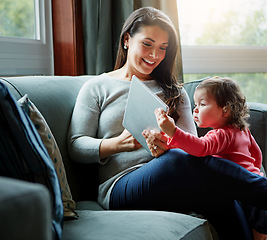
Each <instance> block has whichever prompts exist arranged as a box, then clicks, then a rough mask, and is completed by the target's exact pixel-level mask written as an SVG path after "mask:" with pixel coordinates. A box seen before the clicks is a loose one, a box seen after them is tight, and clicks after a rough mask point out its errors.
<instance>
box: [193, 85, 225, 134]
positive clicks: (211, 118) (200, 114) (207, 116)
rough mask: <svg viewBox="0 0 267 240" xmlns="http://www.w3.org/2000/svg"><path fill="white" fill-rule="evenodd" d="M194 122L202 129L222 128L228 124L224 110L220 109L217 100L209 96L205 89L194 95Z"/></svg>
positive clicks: (198, 90)
mask: <svg viewBox="0 0 267 240" xmlns="http://www.w3.org/2000/svg"><path fill="white" fill-rule="evenodd" d="M194 101H195V108H194V112H193V117H194V121H195V122H196V124H197V125H198V126H199V127H202V128H207V127H211V128H214V129H216V128H220V127H223V126H224V125H225V123H226V119H227V118H226V117H225V116H224V113H223V108H222V107H219V106H218V104H217V102H216V101H215V99H214V98H213V97H212V96H210V94H207V91H206V90H205V89H197V90H196V91H195V94H194Z"/></svg>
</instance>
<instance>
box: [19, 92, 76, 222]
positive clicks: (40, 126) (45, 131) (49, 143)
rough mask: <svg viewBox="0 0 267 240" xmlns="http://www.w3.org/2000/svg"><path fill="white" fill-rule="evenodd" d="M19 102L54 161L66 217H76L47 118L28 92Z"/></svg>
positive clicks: (58, 151)
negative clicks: (31, 99)
mask: <svg viewBox="0 0 267 240" xmlns="http://www.w3.org/2000/svg"><path fill="white" fill-rule="evenodd" d="M18 103H19V104H20V106H21V107H22V108H23V109H24V111H25V112H26V113H27V114H28V116H29V117H30V119H31V120H32V122H33V124H34V126H35V127H36V129H37V131H38V133H39V135H40V137H41V139H42V141H43V143H44V145H45V147H46V149H47V152H48V154H49V156H50V158H51V159H52V161H53V164H54V166H55V169H56V173H57V176H58V179H59V183H60V188H61V195H62V202H63V206H64V218H65V219H66V218H76V217H77V214H76V212H75V211H74V210H75V201H74V200H73V199H72V195H71V191H70V187H69V184H68V181H67V176H66V172H65V167H64V164H63V160H62V157H61V154H60V150H59V148H58V145H57V143H56V140H55V138H54V136H53V134H52V132H51V130H50V128H49V126H48V124H47V122H46V120H45V119H44V117H43V115H42V114H41V113H40V111H39V110H38V109H37V107H36V106H35V105H34V104H33V103H32V102H31V101H30V99H29V97H28V95H27V94H26V95H25V96H23V97H22V98H21V99H19V100H18Z"/></svg>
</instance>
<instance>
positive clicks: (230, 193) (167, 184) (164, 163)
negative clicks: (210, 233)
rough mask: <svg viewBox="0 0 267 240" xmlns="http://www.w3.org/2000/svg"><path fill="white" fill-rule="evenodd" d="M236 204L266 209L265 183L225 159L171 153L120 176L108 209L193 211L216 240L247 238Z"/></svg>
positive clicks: (249, 233)
mask: <svg viewBox="0 0 267 240" xmlns="http://www.w3.org/2000/svg"><path fill="white" fill-rule="evenodd" d="M236 200H239V201H241V202H242V203H245V204H249V205H253V206H255V207H257V208H260V209H264V210H267V179H266V178H264V177H260V176H258V175H257V174H253V173H250V172H249V171H247V170H246V169H244V168H242V167H240V166H239V165H238V164H235V163H233V162H231V161H229V160H225V159H220V158H215V157H211V156H208V157H202V158H199V157H194V156H191V155H189V154H187V153H185V152H184V151H182V150H180V149H171V150H169V151H168V152H166V153H165V154H163V155H161V156H160V157H159V158H155V159H153V160H151V161H150V162H148V163H147V164H145V165H144V166H142V167H141V168H139V169H137V170H135V171H133V172H131V173H128V174H127V175H125V176H124V177H122V178H121V179H120V180H119V181H118V182H117V183H116V184H115V186H114V188H113V190H112V193H111V198H110V209H114V210H115V209H116V210H120V209H132V210H134V209H135V210H164V211H172V212H181V213H186V212H188V211H194V212H196V213H200V214H202V215H204V217H206V218H207V219H208V220H209V222H210V223H211V224H212V225H213V226H214V228H215V229H216V231H217V232H218V234H219V236H220V239H227V240H229V239H235V240H236V239H242V240H243V239H244V240H245V239H252V233H251V229H250V227H249V225H248V222H247V219H246V217H245V215H244V212H243V209H242V207H241V205H240V204H239V203H238V201H236Z"/></svg>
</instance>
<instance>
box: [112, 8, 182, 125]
mask: <svg viewBox="0 0 267 240" xmlns="http://www.w3.org/2000/svg"><path fill="white" fill-rule="evenodd" d="M155 25H156V26H159V27H160V28H162V29H163V30H165V31H167V32H168V34H169V42H168V47H167V50H166V55H165V58H164V59H163V61H162V62H161V63H160V64H159V65H158V66H157V67H156V68H155V69H154V70H153V72H152V73H151V74H150V75H151V77H152V78H153V79H155V80H156V81H157V83H158V84H159V85H160V86H161V87H162V89H163V91H164V94H165V96H166V103H167V105H168V106H169V109H170V110H169V115H170V116H172V117H173V118H174V119H175V120H177V119H178V118H179V116H178V114H177V111H176V108H177V107H178V104H179V103H178V99H179V97H180V95H181V90H180V89H181V86H180V85H179V83H178V81H177V77H176V76H175V74H174V66H175V60H176V55H177V50H178V39H177V32H176V30H175V27H174V25H173V23H172V22H171V20H170V19H169V17H168V16H167V15H165V14H164V13H163V12H161V11H159V10H158V9H155V8H152V7H144V8H140V9H138V10H136V11H134V12H133V13H132V14H131V15H130V16H129V17H128V19H127V20H126V21H125V23H124V25H123V27H122V31H121V35H120V42H119V47H118V52H117V59H116V63H115V68H114V70H116V69H119V68H121V67H123V66H124V64H125V63H126V60H127V49H124V36H125V34H126V33H129V34H130V36H131V37H133V36H134V35H135V34H136V33H138V32H139V31H140V29H141V28H142V27H144V26H155Z"/></svg>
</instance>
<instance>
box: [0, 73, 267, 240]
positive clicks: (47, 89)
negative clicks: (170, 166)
mask: <svg viewBox="0 0 267 240" xmlns="http://www.w3.org/2000/svg"><path fill="white" fill-rule="evenodd" d="M91 77H93V76H79V77H69V76H49V77H47V76H29V77H9V78H5V79H1V80H0V81H1V82H3V83H4V84H6V85H7V86H8V88H9V89H10V90H11V92H12V93H13V95H14V96H15V97H16V98H17V99H19V98H21V96H23V95H24V94H28V96H29V98H30V99H31V101H32V102H33V103H34V104H35V105H36V106H37V108H38V109H39V110H40V112H41V113H42V115H43V116H44V117H45V119H46V121H47V123H48V124H49V126H50V128H51V130H52V133H53V135H54V137H55V139H56V141H57V144H58V146H59V149H60V152H61V155H62V158H63V162H64V166H65V170H66V174H67V178H68V183H69V185H70V189H71V193H72V196H73V199H74V200H75V201H76V211H77V213H78V214H79V218H78V219H77V220H68V221H65V222H64V227H63V234H62V239H63V240H85V239H101V240H102V239H140V240H141V239H144V240H150V239H153V240H154V239H155V240H157V239H190V240H191V239H197V240H198V239H215V238H216V234H215V233H214V232H213V231H211V227H210V225H209V224H208V222H207V221H206V220H205V219H201V218H196V217H193V216H188V215H184V214H179V213H170V212H162V211H107V210H104V209H102V208H101V206H100V205H99V204H98V203H97V202H96V198H97V189H98V182H97V165H85V164H80V163H76V162H73V161H71V159H70V157H69V155H68V151H67V133H68V127H69V123H70V119H71V114H72V110H73V107H74V104H75V100H76V97H77V94H78V92H79V90H80V88H81V86H82V85H83V84H84V83H85V82H86V81H87V80H89V79H90V78H91ZM197 84H198V82H197V81H196V82H193V83H190V84H186V85H185V88H186V90H187V91H188V93H189V95H190V97H191V98H192V93H193V91H194V88H195V87H196V85H197ZM266 111H267V105H264V104H259V103H252V104H251V120H250V121H251V129H252V133H253V134H254V136H255V138H256V140H257V141H258V143H259V145H260V147H261V149H262V151H263V154H264V160H265V156H266V154H265V153H266V144H267V141H266V140H265V139H266V123H267V119H266V116H267V115H266ZM199 131H200V134H204V132H205V131H207V129H200V130H199ZM265 164H266V163H265V161H264V166H266V165H265ZM0 216H1V224H0V239H1V240H5V239H9V240H10V239H15V240H19V239H27V240H29V239H38V240H42V239H44V240H48V239H52V233H51V228H50V227H51V206H50V202H49V194H48V191H47V190H46V188H45V187H43V186H41V185H39V184H32V183H26V182H22V181H18V180H14V179H9V178H3V177H1V178H0ZM211 232H213V233H212V234H211Z"/></svg>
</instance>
